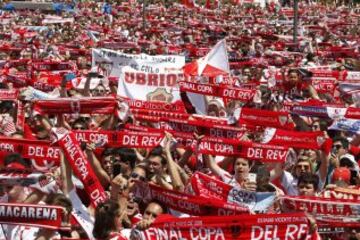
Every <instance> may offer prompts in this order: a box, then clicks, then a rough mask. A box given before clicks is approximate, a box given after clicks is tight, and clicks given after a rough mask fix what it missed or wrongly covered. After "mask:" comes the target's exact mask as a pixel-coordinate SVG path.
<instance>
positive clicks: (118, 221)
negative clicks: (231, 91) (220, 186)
mask: <svg viewBox="0 0 360 240" xmlns="http://www.w3.org/2000/svg"><path fill="white" fill-rule="evenodd" d="M142 2H143V1H114V2H112V1H108V2H105V3H104V2H102V1H79V2H75V1H65V2H64V3H61V4H62V7H59V5H57V7H56V9H55V11H49V12H46V11H40V10H36V9H35V10H21V11H20V10H16V9H13V8H12V7H11V5H10V3H4V4H3V10H0V71H1V75H0V93H1V96H0V134H1V138H0V160H1V161H0V162H1V166H2V173H4V172H6V173H9V172H14V173H18V174H19V173H41V174H43V175H44V176H46V178H48V179H50V180H53V181H54V182H55V183H56V184H54V186H53V188H52V189H51V190H48V191H43V189H42V188H32V187H30V186H29V185H26V184H25V185H24V184H19V182H20V181H19V182H18V183H14V182H11V181H8V179H7V181H4V182H1V183H2V184H1V186H0V190H1V191H0V194H1V196H0V199H1V200H0V202H1V203H19V204H20V203H21V204H38V205H41V204H47V205H54V206H62V207H63V208H64V209H65V210H64V211H65V212H66V214H67V215H69V216H68V218H69V219H68V221H67V222H66V223H63V226H67V227H70V228H68V230H67V231H64V230H58V231H55V230H52V229H50V228H48V227H44V228H42V227H38V226H37V225H35V227H34V226H28V225H25V226H23V225H16V224H15V225H14V224H10V223H9V222H7V221H6V220H2V221H1V222H2V223H3V224H2V228H1V229H0V233H1V237H0V239H60V238H61V239H65V238H68V239H69V238H71V239H131V238H136V237H135V235H136V233H139V232H141V231H143V230H146V229H149V228H150V227H151V226H152V224H153V223H154V221H155V220H156V219H157V217H158V216H164V215H165V214H170V215H172V216H175V217H178V218H184V217H190V216H191V215H192V214H190V213H189V212H181V211H179V209H173V208H172V207H171V205H167V204H166V202H164V201H162V199H161V198H156V197H155V198H153V199H147V200H145V199H142V198H141V197H139V194H138V192H139V191H141V189H145V188H149V185H150V186H152V185H156V186H158V187H160V188H161V189H163V190H166V191H170V192H176V193H183V194H188V195H194V194H195V193H194V190H193V189H191V187H193V185H192V184H193V181H192V180H193V179H194V175H196V174H198V173H204V174H206V175H207V176H210V177H211V178H212V179H217V180H220V181H223V182H224V183H226V184H227V185H230V186H231V187H235V188H237V189H241V190H244V191H245V192H257V193H264V192H266V193H273V194H274V195H275V198H274V199H273V201H272V202H271V204H270V206H269V207H267V208H266V209H265V210H262V211H259V212H257V211H250V212H251V214H270V213H282V212H289V209H287V208H288V207H286V206H285V204H283V203H282V201H281V199H282V197H286V196H291V197H293V196H300V197H304V199H307V198H308V199H316V198H317V197H318V198H319V199H320V198H329V199H334V195H331V194H335V193H339V191H340V190H343V193H349V194H348V195H346V194H343V195H341V196H339V195H336V198H337V199H336V201H340V202H341V201H343V202H346V201H350V200H349V199H353V198H351V197H349V196H352V197H354V196H355V197H356V196H360V190H359V184H360V175H359V170H360V169H359V164H358V159H359V154H360V148H359V144H360V137H359V135H358V133H359V132H360V128H359V127H358V126H359V125H358V123H359V121H360V120H357V119H358V118H357V117H356V114H354V115H353V116H354V117H353V118H354V119H352V118H351V117H347V115H345V117H344V116H341V117H343V118H342V119H340V118H339V116H340V115H336V114H335V115H336V116H335V117H332V116H330V114H326V113H325V114H324V111H323V109H327V110H325V112H326V111H329V110H328V109H329V108H339V109H342V110H343V109H346V110H347V111H349V109H353V110H354V111H357V109H358V107H359V105H360V101H359V100H360V98H359V96H358V93H357V91H359V89H360V88H359V85H358V82H359V81H360V48H359V46H360V45H359V44H360V38H359V36H360V28H359V26H360V25H359V21H360V11H359V10H360V9H357V8H354V7H352V8H349V7H347V6H336V5H332V4H325V3H318V2H312V1H305V2H300V3H299V20H298V22H299V23H298V29H297V33H298V36H297V41H296V42H294V41H293V14H294V13H293V9H292V7H291V6H292V4H293V3H292V2H280V3H278V2H265V6H264V7H259V6H258V5H257V4H254V3H250V2H247V1H244V2H241V3H238V2H237V1H233V2H229V3H222V2H221V1H219V3H218V2H216V1H215V2H212V1H208V3H207V5H206V6H207V8H205V6H201V5H200V6H192V5H191V4H189V3H188V2H187V1H185V2H187V4H185V5H183V4H181V3H176V2H172V1H166V2H165V4H164V3H163V2H162V1H154V2H151V1H150V2H151V3H148V4H147V5H146V7H145V8H143V6H142ZM147 2H148V1H147ZM222 39H225V40H226V48H227V49H226V50H227V54H228V59H229V65H230V72H229V74H227V75H224V76H223V82H221V83H219V82H218V79H219V77H218V76H200V77H199V76H196V77H195V79H196V80H198V81H200V80H199V79H200V78H202V79H205V80H206V82H207V83H212V84H213V85H216V84H218V85H220V86H222V87H224V86H225V87H226V86H229V87H231V88H238V89H247V90H254V91H255V92H256V94H255V96H254V98H253V99H252V100H251V101H241V100H236V99H235V100H234V99H232V100H231V99H230V100H229V99H227V100H226V99H222V98H219V97H216V98H214V97H212V96H210V98H209V96H207V98H206V99H207V114H206V115H208V116H211V117H209V118H206V117H204V116H203V117H202V118H201V117H199V116H198V115H192V114H194V113H195V111H194V109H190V110H189V108H188V107H189V106H188V104H185V105H187V106H186V107H187V110H188V112H187V113H186V114H189V115H188V116H189V117H188V119H187V120H194V119H200V120H199V121H200V122H201V121H204V125H203V126H201V125H200V126H199V125H197V126H193V127H194V128H193V129H194V131H193V132H190V133H191V135H192V139H193V140H194V144H195V147H193V148H186V147H184V146H182V145H181V144H176V140H175V138H176V133H174V132H173V130H174V129H171V128H169V129H168V131H164V129H162V128H159V124H158V122H157V121H153V120H151V119H148V120H147V119H146V116H140V114H137V112H136V113H135V112H134V113H133V114H132V107H131V106H130V109H129V110H128V115H129V116H128V117H126V118H121V117H118V116H117V114H108V113H106V114H104V113H101V112H96V111H94V113H92V112H89V113H79V112H77V113H76V112H75V111H74V112H65V111H64V112H62V111H61V109H60V108H61V106H63V105H59V111H58V113H54V112H51V113H47V112H46V109H45V111H40V110H38V109H37V108H36V107H35V106H36V103H37V101H38V100H39V99H40V100H42V99H44V98H45V97H44V96H46V98H48V99H52V100H54V99H63V98H64V99H69V98H70V99H85V100H84V101H89V103H91V102H92V99H100V101H101V99H104V101H105V100H108V99H110V98H111V99H115V101H116V102H117V103H118V104H119V106H120V105H121V103H123V102H124V101H125V100H124V97H126V96H119V94H118V89H117V86H118V81H120V80H119V79H114V77H113V76H112V77H109V74H108V71H109V69H108V66H106V64H103V63H93V62H92V55H91V53H92V51H91V49H92V48H95V49H100V48H107V49H113V50H118V51H121V52H123V53H125V54H140V53H146V54H149V55H180V56H185V59H186V62H187V63H189V62H192V61H195V60H197V59H199V58H201V57H203V56H205V55H206V54H207V53H208V52H209V51H210V50H211V48H212V47H213V46H215V45H216V43H217V42H218V41H220V40H222ZM329 72H330V73H331V76H328V75H325V76H321V73H324V74H325V73H329ZM317 74H319V75H317ZM215 79H216V80H215ZM77 80H78V82H81V83H82V84H78V85H75V84H73V83H74V81H77ZM201 81H203V80H201ZM10 94H14V95H15V97H14V98H13V99H12V98H10V97H9V95H10ZM181 95H182V97H183V101H184V103H188V101H187V100H188V99H184V94H183V93H182V94H181ZM185 98H186V97H185ZM296 106H301V107H304V108H302V110H303V111H296V110H295V109H296V108H295V107H296ZM79 107H80V108H81V106H79ZM90 107H91V106H90ZM55 108H56V107H55ZM95 108H98V106H97V105H94V109H95ZM238 108H244V109H250V110H255V109H258V110H259V111H260V110H261V111H263V112H260V115H261V114H262V113H264V116H265V115H266V114H269V115H267V116H268V117H271V116H273V115H272V114H275V115H276V114H277V113H281V112H282V113H285V114H286V115H287V117H288V123H290V124H292V125H293V128H292V130H291V131H290V130H289V129H285V130H284V129H283V131H288V130H289V133H286V132H285V133H284V135H285V136H290V135H291V134H293V135H292V136H298V135H296V134H302V133H304V134H308V135H306V136H322V137H323V139H322V141H323V142H326V143H324V144H323V145H321V144H320V145H321V147H316V146H311V143H310V146H309V147H306V146H308V145H307V144H309V143H306V142H300V143H297V145H296V144H295V145H294V146H290V145H291V143H289V144H290V145H289V146H286V147H288V150H287V154H286V157H285V158H284V159H283V161H277V162H268V161H262V160H261V159H259V158H256V159H251V158H245V157H243V156H236V155H235V156H220V155H216V153H212V154H206V153H199V152H198V151H197V148H198V146H199V145H200V144H201V143H202V142H203V141H205V139H206V138H207V137H209V133H208V132H207V131H206V130H204V129H206V128H209V127H207V126H206V124H205V122H206V121H210V122H211V121H213V122H215V123H219V122H221V123H222V124H223V126H225V125H227V124H228V121H224V119H225V120H229V119H232V118H233V117H234V116H235V115H236V112H237V111H236V110H237V109H238ZM304 109H305V110H304ZM309 109H310V110H309ZM191 110H193V111H191ZM118 111H120V112H121V111H123V109H122V108H121V107H119V109H118ZM154 112H156V111H154ZM184 114H185V113H184ZM144 115H146V114H144ZM250 115H251V114H250ZM138 116H140V117H139V118H137V117H138ZM148 116H149V117H150V116H153V115H152V114H151V112H149V113H148ZM196 116H197V117H196ZM21 117H22V119H21ZM201 119H202V120H201ZM204 119H208V120H206V121H205V120H204ZM209 119H210V120H209ZM342 120H344V121H349V122H350V123H347V124H348V125H346V124H345V123H344V125H346V126H345V127H344V126H342V127H341V126H340V123H342V122H341V121H342ZM199 121H198V122H199ZM159 122H160V120H159ZM128 125H131V126H132V127H133V129H131V130H134V129H135V127H139V129H141V128H140V127H143V128H144V129H145V128H146V129H148V130H149V129H150V130H153V131H154V132H156V131H157V130H159V129H160V130H161V132H163V133H164V136H165V137H164V139H163V141H162V143H161V144H160V145H159V146H156V147H153V148H145V147H137V148H134V147H113V146H107V145H106V144H102V143H101V142H99V141H97V140H96V141H95V140H94V141H85V140H84V141H81V140H79V142H80V147H81V151H82V152H83V154H84V156H85V158H86V161H87V162H88V163H89V164H90V166H91V169H92V170H93V172H94V174H95V176H96V178H97V181H98V182H99V183H100V184H101V186H102V188H103V189H104V190H105V192H106V194H107V200H105V201H102V202H101V203H99V204H97V206H95V205H94V204H93V202H92V201H91V199H90V196H89V195H88V193H87V192H86V190H85V189H86V186H84V185H86V184H84V183H83V182H82V181H80V180H79V178H80V177H79V175H78V174H74V172H73V171H72V167H73V166H72V165H71V164H70V163H69V159H68V155H67V154H66V153H65V152H64V151H60V153H59V163H58V164H49V162H50V161H47V162H46V163H44V164H39V161H33V160H32V159H31V158H29V157H27V156H24V155H23V154H22V152H21V151H17V150H14V151H9V149H8V148H7V147H6V144H7V143H9V142H12V141H13V142H12V143H16V144H18V145H21V144H23V143H24V142H22V140H29V141H30V140H31V141H34V143H35V144H39V142H40V141H39V140H41V142H47V143H48V144H49V146H52V145H50V142H54V129H55V128H56V129H60V128H61V129H66V130H68V131H72V132H74V133H77V131H78V132H80V133H81V131H86V130H90V131H92V132H94V133H101V132H103V131H108V132H110V131H111V132H118V133H121V132H126V131H129V129H128V128H127V127H128ZM169 126H170V125H169ZM331 126H332V127H331ZM334 126H335V127H334ZM229 127H232V128H233V129H236V131H241V132H242V134H241V136H240V137H239V139H235V140H238V141H241V142H246V143H252V144H256V143H259V144H266V143H267V138H268V137H269V135H271V133H269V131H274V129H275V128H279V129H281V128H282V126H280V125H278V126H274V125H269V126H266V123H265V124H264V123H263V122H261V120H260V121H259V122H258V121H251V120H248V121H245V122H240V121H236V123H233V122H232V123H231V124H229ZM210 128H211V127H210ZM287 134H288V135H287ZM311 134H315V135H311ZM299 136H300V135H299ZM231 139H234V138H231ZM17 141H18V142H17ZM323 142H322V143H323ZM28 143H29V142H26V144H28ZM30 143H31V142H30ZM271 143H272V142H271V141H270V142H269V144H271ZM284 144H285V145H286V140H285V141H283V142H281V141H280V142H279V143H274V145H282V146H281V147H284ZM320 145H319V146H320ZM325 145H326V146H325ZM45 159H46V158H45ZM144 184H145V185H144ZM146 184H149V185H146ZM339 189H340V190H339ZM344 189H346V190H347V191H345V190H344ZM159 191H160V190H159ZM350 193H351V194H350ZM329 194H330V195H331V197H329ZM353 200H354V202H353V204H356V202H355V200H357V199H353ZM211 201H212V200H211V198H209V202H210V203H208V204H210V205H211ZM319 201H320V200H319ZM334 201H335V200H334ZM79 211H80V212H82V214H81V215H82V217H83V218H85V219H87V221H86V222H87V224H88V225H87V226H88V227H87V228H85V227H83V225H82V224H79V223H78V222H76V221H75V222H73V221H70V215H71V212H79ZM307 212H308V215H307V217H308V219H309V223H308V224H309V226H311V227H310V230H309V231H310V232H314V231H315V232H317V231H318V232H319V234H318V235H317V237H318V239H320V238H323V239H360V230H359V226H358V223H356V222H355V223H353V222H352V223H353V224H352V225H351V224H348V225H346V226H345V225H344V226H341V225H336V229H335V227H334V226H332V225H331V224H330V225H329V224H324V225H321V222H318V218H317V217H316V213H314V212H311V211H309V209H308V211H307ZM0 215H1V214H0ZM330 215H331V214H330ZM84 216H85V217H84ZM340 219H341V216H340ZM344 222H346V220H344ZM324 226H325V227H327V228H328V229H327V230H324V229H323V228H324ZM69 229H70V230H69ZM329 229H330V230H329ZM334 229H335V230H334ZM209 239H210V238H209ZM234 239H236V238H234ZM254 239H255V238H254ZM257 239H260V238H257ZM261 239H270V238H261ZM274 239H275V238H274Z"/></svg>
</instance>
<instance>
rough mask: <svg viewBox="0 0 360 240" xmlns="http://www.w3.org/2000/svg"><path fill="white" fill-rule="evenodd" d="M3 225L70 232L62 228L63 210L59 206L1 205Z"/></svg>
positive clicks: (1, 221)
mask: <svg viewBox="0 0 360 240" xmlns="http://www.w3.org/2000/svg"><path fill="white" fill-rule="evenodd" d="M0 208H1V209H3V211H1V212H2V214H0V223H1V224H16V225H19V224H20V225H22V226H31V227H40V228H46V229H53V230H61V229H63V230H69V229H68V227H62V221H63V216H64V214H65V213H64V212H63V208H62V207H58V206H48V205H35V204H24V203H0Z"/></svg>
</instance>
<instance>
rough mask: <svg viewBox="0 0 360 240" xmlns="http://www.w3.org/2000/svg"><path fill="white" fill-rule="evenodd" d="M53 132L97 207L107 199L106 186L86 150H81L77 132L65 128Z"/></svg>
mask: <svg viewBox="0 0 360 240" xmlns="http://www.w3.org/2000/svg"><path fill="white" fill-rule="evenodd" d="M52 133H53V137H55V139H56V141H57V143H58V144H59V146H60V147H61V148H62V149H63V151H64V154H65V157H66V159H67V161H69V163H70V165H71V168H72V170H73V172H74V174H75V175H76V176H77V177H78V178H79V179H80V180H81V182H82V183H83V185H84V187H85V191H86V193H87V194H88V195H89V198H90V201H91V203H92V204H93V205H94V206H95V207H96V206H97V205H98V204H99V203H102V202H103V201H105V200H106V199H107V195H106V193H105V191H104V188H103V187H102V185H101V184H100V182H99V180H98V177H97V176H96V174H95V173H94V170H93V169H92V168H91V165H90V163H89V161H88V160H87V158H86V156H85V154H84V152H83V151H82V150H81V148H80V146H79V142H78V141H77V140H76V137H75V134H74V133H72V132H69V131H67V130H65V129H63V128H60V129H54V130H53V132H52Z"/></svg>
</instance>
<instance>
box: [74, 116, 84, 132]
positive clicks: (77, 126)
mask: <svg viewBox="0 0 360 240" xmlns="http://www.w3.org/2000/svg"><path fill="white" fill-rule="evenodd" d="M72 129H73V130H86V129H87V123H86V121H85V120H84V119H83V118H78V119H76V120H75V121H74V122H73V124H72Z"/></svg>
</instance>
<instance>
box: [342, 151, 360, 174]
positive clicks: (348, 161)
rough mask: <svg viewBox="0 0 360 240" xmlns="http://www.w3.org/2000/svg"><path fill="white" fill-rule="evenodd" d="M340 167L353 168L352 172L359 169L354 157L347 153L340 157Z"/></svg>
mask: <svg viewBox="0 0 360 240" xmlns="http://www.w3.org/2000/svg"><path fill="white" fill-rule="evenodd" d="M340 166H344V167H345V166H347V167H350V168H354V170H356V169H358V168H359V165H358V163H357V162H356V161H355V157H354V156H353V155H351V154H349V153H346V154H344V155H342V156H341V157H340Z"/></svg>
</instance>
